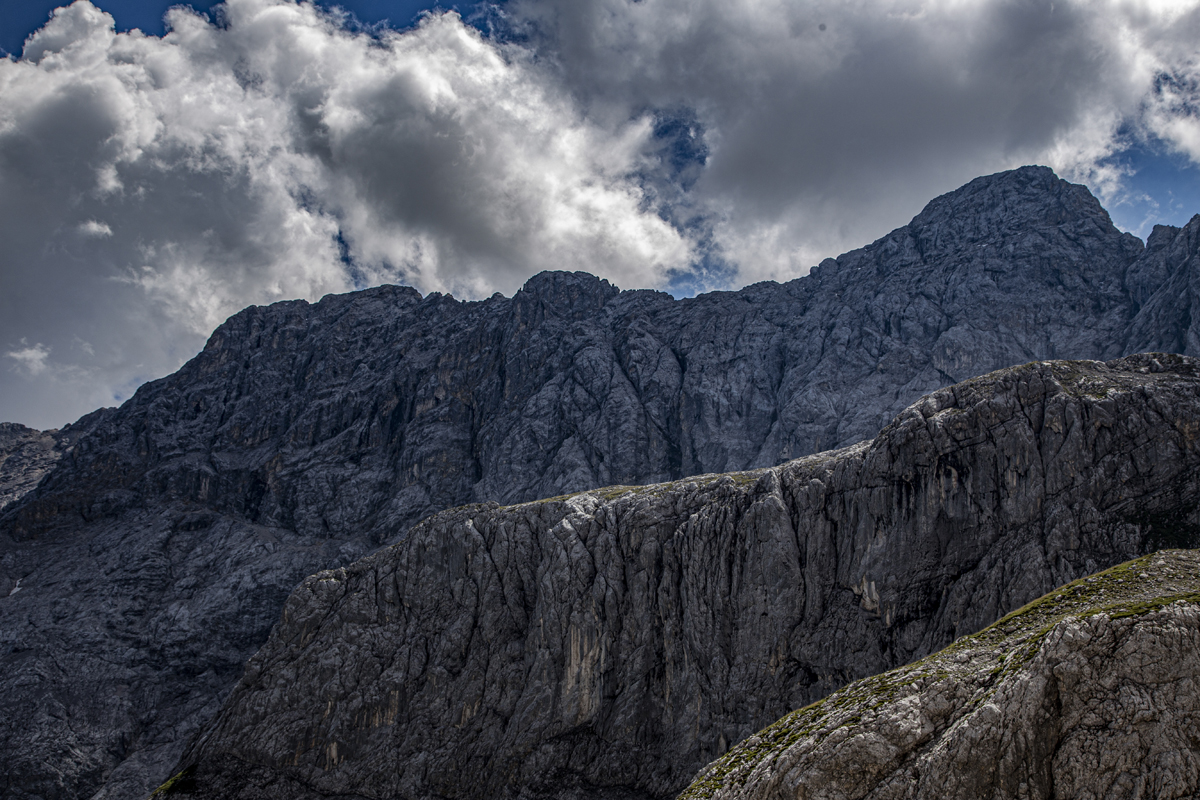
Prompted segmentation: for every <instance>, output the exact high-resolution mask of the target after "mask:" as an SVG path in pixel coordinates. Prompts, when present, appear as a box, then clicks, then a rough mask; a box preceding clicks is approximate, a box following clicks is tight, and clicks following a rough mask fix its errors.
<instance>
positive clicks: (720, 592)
mask: <svg viewBox="0 0 1200 800" xmlns="http://www.w3.org/2000/svg"><path fill="white" fill-rule="evenodd" d="M1198 414H1200V361H1196V360H1193V359H1188V358H1183V357H1179V356H1174V357H1172V356H1166V355H1159V356H1134V357H1130V358H1127V359H1122V360H1118V361H1113V362H1110V363H1109V364H1107V365H1105V364H1101V363H1097V362H1040V363H1034V364H1029V365H1026V366H1023V367H1018V368H1011V369H1007V370H1002V371H1000V372H996V373H992V374H989V375H987V376H984V377H982V378H977V379H974V380H972V381H968V382H966V383H962V384H958V385H955V386H953V387H950V388H948V389H945V390H942V391H939V392H936V393H934V394H932V395H929V396H927V397H925V398H923V399H922V400H921V401H919V402H918V403H916V404H915V405H913V406H912V407H910V408H909V409H908V410H906V411H905V412H903V413H902V414H901V415H899V416H898V417H897V418H896V419H895V420H894V421H893V422H892V423H891V424H889V425H888V426H887V427H886V428H884V430H883V431H882V432H881V433H880V434H879V435H878V436H877V437H876V438H875V439H874V440H872V441H871V442H867V443H862V444H859V445H853V446H851V447H849V448H846V449H843V450H838V451H833V452H829V453H823V454H820V455H817V456H810V457H807V458H803V459H799V460H796V461H792V462H790V463H788V464H785V465H783V466H780V467H774V468H768V469H762V470H756V471H751V472H742V473H733V474H727V475H707V476H702V477H697V478H690V479H683V480H680V481H675V482H672V483H667V484H659V485H653V486H646V487H610V488H606V489H600V490H594V491H591V492H585V493H582V494H578V495H572V496H568V497H565V498H559V499H553V500H546V501H537V502H533V503H525V504H520V505H515V506H511V507H497V506H494V505H486V504H484V505H473V506H466V507H463V508H459V509H454V510H451V511H446V512H443V513H441V514H439V515H436V516H434V517H432V518H430V519H427V520H425V521H424V522H422V523H421V524H419V525H418V526H416V527H415V528H414V529H413V530H412V532H411V533H410V534H409V536H408V537H407V538H406V539H405V540H404V541H402V542H400V543H398V544H396V545H393V546H391V547H388V548H385V549H383V550H381V551H379V552H377V553H375V554H374V555H372V556H370V557H368V558H366V559H363V560H361V561H359V562H356V563H355V564H352V565H351V566H349V567H346V568H343V569H338V570H332V571H326V572H321V573H318V574H316V575H314V576H312V577H310V578H309V579H308V580H307V581H305V582H304V584H303V585H302V586H301V587H300V588H299V589H297V591H296V592H295V593H293V595H292V596H291V598H290V599H289V600H288V602H287V605H286V606H285V607H284V612H283V617H282V621H281V622H280V624H279V626H278V627H277V628H276V629H275V631H274V633H273V634H272V636H271V638H270V640H269V641H268V643H267V644H266V645H265V646H264V647H263V649H262V650H260V651H259V652H258V654H256V655H255V656H254V658H253V659H251V661H250V662H249V664H248V665H247V667H246V672H245V675H244V676H243V677H242V679H241V681H240V682H239V684H238V685H237V687H236V688H235V689H234V690H233V693H232V694H231V695H230V697H229V699H228V700H227V701H226V703H225V705H224V708H223V709H222V711H221V712H220V714H219V715H218V716H217V718H216V720H215V721H214V722H213V723H212V724H211V725H210V726H209V728H208V729H207V730H205V732H204V733H203V735H202V736H201V737H199V738H198V740H197V742H196V744H195V745H194V747H193V748H192V750H191V751H190V752H189V753H188V754H186V755H185V757H184V759H183V761H182V762H181V764H180V770H181V771H183V770H186V771H187V772H186V778H187V780H188V781H190V785H192V786H193V788H194V791H195V793H196V794H195V796H197V797H202V798H225V797H241V798H285V797H287V798H307V797H311V798H318V797H331V796H334V797H405V798H410V797H411V798H418V797H445V798H468V797H514V798H517V797H519V798H550V797H630V798H632V797H642V798H668V797H673V796H674V795H675V794H676V793H678V792H679V791H680V790H682V789H683V788H684V787H685V786H687V784H688V782H689V780H690V779H691V777H692V776H693V775H694V774H695V772H696V771H697V770H698V769H700V768H701V767H702V766H703V765H704V764H705V763H706V762H708V761H709V760H711V759H712V758H714V757H716V756H719V755H721V754H722V753H723V752H724V751H725V750H726V749H727V748H728V747H729V745H731V744H732V743H735V742H737V741H739V740H741V739H743V738H744V737H746V736H747V735H748V734H750V733H752V732H754V731H755V730H758V729H759V728H761V727H763V726H765V725H766V724H768V723H770V722H772V721H774V720H775V719H777V718H778V717H780V716H781V715H783V714H785V713H786V712H787V711H789V710H791V709H794V708H798V707H800V706H804V705H806V704H807V703H809V702H811V701H813V700H816V699H818V698H819V697H821V696H823V695H825V694H826V693H828V692H829V691H831V690H833V689H835V688H837V687H839V686H842V685H844V684H845V683H847V682H848V681H850V680H852V679H854V678H858V677H862V676H864V675H871V674H875V673H878V672H881V671H883V670H886V669H888V668H891V667H894V666H897V665H899V664H903V663H906V662H909V661H911V660H913V659H914V658H917V657H920V656H923V655H926V654H928V653H930V652H932V651H934V650H936V649H938V648H940V647H942V646H944V645H946V644H948V643H950V642H951V641H953V640H954V639H955V638H956V637H958V636H960V635H963V634H967V633H971V632H974V631H976V630H978V629H980V628H981V627H984V626H985V625H987V624H988V623H990V622H992V621H993V620H995V619H997V618H998V617H1000V616H1002V615H1003V614H1004V613H1005V612H1007V611H1009V610H1012V609H1014V608H1017V607H1019V606H1021V605H1023V604H1024V603H1026V602H1028V601H1029V600H1031V599H1033V598H1036V597H1038V596H1039V595H1041V594H1043V593H1045V592H1046V591H1048V590H1050V589H1052V588H1053V587H1055V586H1059V585H1062V584H1064V583H1066V582H1068V581H1070V580H1072V579H1075V578H1078V577H1080V576H1082V575H1086V574H1088V573H1090V572H1094V571H1095V570H1096V569H1097V568H1099V567H1104V566H1108V565H1109V564H1112V563H1115V562H1119V561H1122V560H1124V559H1125V558H1126V557H1127V556H1129V555H1134V554H1137V553H1140V552H1143V551H1146V550H1149V549H1153V548H1155V547H1158V546H1161V545H1162V544H1163V543H1177V544H1192V543H1196V544H1200V524H1198V523H1200V508H1197V497H1200V439H1198V438H1197V433H1200V429H1198V428H1197V424H1196V420H1197V419H1200V416H1197V415H1198ZM1193 583H1194V581H1193ZM1193 615H1194V612H1193ZM1193 649H1194V648H1193ZM1072 713H1074V712H1072ZM851 760H852V759H851ZM850 769H851V766H850V765H848V766H847V770H850ZM771 796H774V795H771ZM830 796H838V795H830ZM897 796H900V795H897Z"/></svg>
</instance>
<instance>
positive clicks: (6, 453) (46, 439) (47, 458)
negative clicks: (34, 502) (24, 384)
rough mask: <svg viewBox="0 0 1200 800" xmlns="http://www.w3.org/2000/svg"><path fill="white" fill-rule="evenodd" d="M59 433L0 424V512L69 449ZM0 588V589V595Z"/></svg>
mask: <svg viewBox="0 0 1200 800" xmlns="http://www.w3.org/2000/svg"><path fill="white" fill-rule="evenodd" d="M64 438H65V437H64V436H63V435H62V432H61V431H57V430H53V431H38V430H34V429H33V428H27V427H25V426H24V425H18V424H16V423H15V422H0V509H3V508H4V507H5V506H6V505H8V504H9V503H11V502H12V501H14V500H17V499H18V498H21V497H23V496H25V495H26V494H28V493H29V492H30V491H32V490H33V487H35V486H37V484H38V481H40V480H41V479H42V476H43V475H45V474H46V473H47V472H49V470H50V468H51V467H53V466H54V465H55V464H56V463H58V459H59V458H61V457H62V451H63V450H64V449H66V448H67V447H69V446H70V445H69V443H67V442H69V439H68V440H67V442H64ZM2 590H3V587H0V591H2Z"/></svg>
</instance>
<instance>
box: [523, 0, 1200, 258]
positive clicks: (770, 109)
mask: <svg viewBox="0 0 1200 800" xmlns="http://www.w3.org/2000/svg"><path fill="white" fill-rule="evenodd" d="M509 13H510V16H511V18H512V19H513V20H514V23H515V24H516V25H517V26H518V27H519V28H520V29H521V30H522V31H523V33H524V34H525V35H526V36H527V37H529V39H530V40H531V41H533V42H536V43H537V47H538V49H539V51H541V52H542V53H543V55H544V56H545V57H547V58H548V60H552V61H553V62H554V64H555V65H556V67H557V69H558V70H559V73H560V75H561V76H562V80H563V81H564V82H565V83H566V84H567V85H569V86H570V87H571V90H572V91H573V93H574V94H575V95H576V96H577V97H578V98H580V101H581V102H583V103H584V104H586V105H587V106H588V107H590V108H592V109H594V110H595V113H606V114H611V115H612V116H614V117H619V116H620V115H621V114H623V113H630V111H629V110H630V109H638V108H643V107H660V106H661V107H677V106H679V105H681V104H687V105H689V106H690V107H692V108H694V109H695V110H696V113H697V115H698V118H699V120H700V121H701V123H702V124H703V126H704V128H705V129H706V136H707V138H708V140H709V143H710V145H711V154H710V158H709V160H708V166H707V169H706V171H705V174H704V176H703V177H702V178H701V179H700V181H699V182H698V183H697V185H696V188H695V191H694V194H693V198H692V200H693V201H694V202H698V201H701V200H703V201H706V202H708V203H709V204H710V205H711V207H712V208H713V209H714V210H719V212H720V215H721V219H722V220H723V222H722V224H720V225H719V226H718V228H717V241H718V242H719V243H720V244H721V245H722V246H723V247H724V248H725V249H726V251H727V253H728V254H729V255H731V256H732V257H733V260H734V261H735V262H738V263H739V264H740V265H741V267H742V279H743V280H750V279H753V278H754V277H759V276H778V277H785V276H787V275H789V274H795V272H796V271H797V270H802V269H803V268H804V267H806V266H807V265H809V264H811V263H815V261H817V260H819V258H820V257H822V256H825V255H831V254H835V253H837V252H839V251H840V250H841V249H844V248H847V247H852V246H855V245H857V244H861V243H863V242H864V241H866V240H868V239H870V238H873V237H874V236H877V235H881V234H882V233H884V232H886V231H887V230H888V229H890V228H891V227H893V226H895V225H898V224H903V222H905V221H907V219H908V218H909V217H910V216H911V215H912V214H913V213H915V212H916V211H917V210H918V209H919V207H920V205H921V204H922V203H923V202H925V201H927V200H928V199H929V198H931V197H932V196H934V195H936V194H938V193H940V192H943V191H946V190H949V189H952V188H954V187H955V186H957V185H960V184H961V183H964V182H965V181H967V180H970V179H971V178H973V177H975V176H977V175H980V174H985V173H988V172H993V171H996V170H1000V169H1005V168H1008V167H1012V166H1016V165H1020V164H1024V163H1049V164H1050V165H1051V166H1053V167H1055V168H1056V169H1058V170H1059V171H1060V172H1062V173H1063V174H1065V175H1067V176H1068V177H1072V178H1075V179H1078V180H1087V181H1089V182H1091V183H1092V185H1093V186H1094V187H1095V188H1097V189H1100V190H1114V189H1115V188H1116V179H1117V178H1118V177H1119V176H1118V175H1116V174H1114V173H1113V171H1112V169H1111V168H1107V167H1106V166H1105V163H1104V159H1105V157H1106V156H1108V155H1110V154H1111V153H1112V152H1113V151H1114V149H1115V148H1118V147H1120V146H1122V144H1123V143H1122V142H1121V141H1120V140H1119V139H1118V136H1117V132H1118V130H1119V129H1120V127H1121V125H1122V124H1123V123H1127V122H1128V120H1129V119H1130V118H1138V117H1142V116H1144V108H1145V104H1146V103H1147V101H1148V98H1150V97H1151V95H1150V93H1149V92H1150V87H1151V85H1152V83H1153V80H1154V75H1155V74H1156V72H1159V71H1162V70H1176V71H1184V72H1188V71H1189V70H1190V71H1191V72H1192V73H1193V74H1194V71H1195V69H1196V51H1195V46H1194V42H1195V41H1196V40H1197V39H1196V36H1197V33H1200V27H1198V24H1200V14H1198V12H1197V4H1196V3H1157V4H1156V3H1090V2H1089V3H1064V2H1055V3H1051V2H979V3H966V2H909V3H902V2H854V3H842V2H837V3H785V2H751V1H750V0H726V1H724V2H715V1H710V0H699V1H698V2H697V1H695V0H693V1H691V2H683V0H643V2H639V3H628V2H624V0H585V1H584V2H578V1H577V0H571V2H567V0H561V1H560V0H517V2H516V3H515V4H513V5H511V6H510V11H509ZM1167 105H1168V103H1167V101H1162V102H1159V103H1157V104H1156V106H1155V107H1166V106H1167ZM1168 116H1169V117H1170V118H1171V119H1172V120H1173V121H1174V122H1175V123H1179V121H1180V120H1181V119H1183V115H1181V114H1179V113H1173V114H1169V115H1168ZM1143 121H1150V120H1149V118H1148V117H1147V118H1146V119H1145V120H1143ZM1182 127H1185V128H1188V129H1189V130H1194V129H1195V119H1194V118H1193V119H1192V120H1190V121H1185V122H1184V124H1183V126H1182ZM1167 129H1168V126H1167V125H1165V124H1163V123H1158V124H1157V125H1156V129H1155V132H1156V133H1159V134H1160V135H1161V131H1163V130H1167ZM1172 141H1174V142H1175V144H1176V146H1178V147H1181V148H1188V147H1191V146H1190V145H1188V144H1187V137H1186V135H1184V134H1183V133H1182V132H1180V133H1176V134H1174V135H1173V137H1172ZM1189 152H1191V153H1192V154H1193V157H1195V158H1197V159H1200V147H1196V148H1192V149H1191V150H1190V151H1189Z"/></svg>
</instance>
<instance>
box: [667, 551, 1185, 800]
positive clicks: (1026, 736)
mask: <svg viewBox="0 0 1200 800" xmlns="http://www.w3.org/2000/svg"><path fill="white" fill-rule="evenodd" d="M1198 659H1200V555H1198V554H1197V553H1196V552H1195V551H1187V550H1167V551H1162V552H1160V553H1157V554H1155V555H1152V556H1146V557H1144V558H1140V559H1137V560H1136V561H1130V562H1127V563H1125V564H1122V565H1120V566H1118V567H1114V568H1112V569H1109V570H1106V571H1105V572H1102V573H1100V574H1098V575H1094V576H1092V577H1090V578H1086V579H1082V580H1078V581H1075V582H1074V583H1071V584H1068V585H1067V586H1065V587H1063V588H1062V589H1059V590H1058V591H1055V592H1053V593H1051V594H1049V595H1047V596H1045V597H1043V598H1040V599H1039V600H1037V601H1035V602H1033V603H1030V604H1029V605H1028V606H1026V607H1025V608H1022V609H1020V610H1019V611H1015V612H1013V613H1012V614H1009V615H1008V616H1006V617H1005V618H1004V619H1003V620H1001V621H999V622H997V623H995V624H994V625H992V626H990V627H988V628H987V629H986V630H984V631H982V632H980V633H978V634H975V635H973V636H968V637H965V638H963V639H960V640H959V641H957V642H955V643H954V644H953V645H951V646H950V647H948V648H946V649H945V650H943V651H941V652H939V653H937V654H936V655H933V656H930V657H929V658H925V659H923V660H921V661H919V662H917V663H915V664H910V665H908V666H906V667H902V668H900V669H897V670H894V671H892V672H888V673H885V674H883V675H878V676H875V677H873V678H867V679H865V680H862V681H858V682H856V683H852V684H850V685H849V686H847V687H846V688H844V689H842V690H840V691H837V692H834V693H833V694H832V695H830V696H829V697H827V698H825V699H824V700H822V701H820V702H818V703H814V704H813V705H811V706H808V707H806V708H802V709H800V710H798V711H794V712H792V713H791V714H788V715H787V716H786V717H784V718H783V719H781V720H779V721H778V722H776V723H775V724H774V725H771V726H770V727H768V728H766V729H765V730H763V731H761V732H759V733H757V734H755V735H754V736H751V737H749V738H748V739H746V741H744V742H743V743H742V744H740V745H738V746H737V747H736V748H734V749H733V750H732V751H730V752H729V753H728V754H727V755H725V756H723V757H722V758H720V759H719V760H717V761H716V762H714V763H713V764H712V765H710V766H709V767H708V768H707V769H706V770H705V771H704V772H703V773H701V774H700V775H699V776H697V779H696V781H695V782H694V783H693V784H692V785H691V786H690V787H688V789H687V791H685V792H684V793H683V794H682V795H680V800H734V798H737V800H767V798H788V799H789V800H792V799H793V798H805V800H817V799H818V798H844V797H856V798H863V799H864V800H885V799H886V800H901V798H917V797H976V798H997V799H999V798H1016V797H1024V798H1030V800H1042V799H1043V798H1044V799H1045V800H1049V799H1050V798H1053V797H1156V798H1189V797H1195V796H1196V795H1197V793H1200V760H1198V759H1197V758H1196V740H1195V730H1196V722H1197V719H1200V689H1198V687H1197V685H1196V680H1195V676H1196V663H1197V660H1198Z"/></svg>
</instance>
